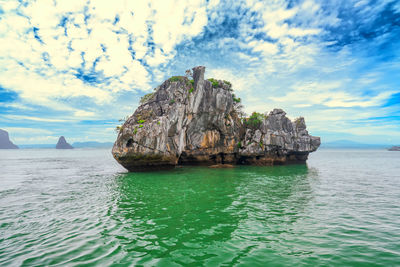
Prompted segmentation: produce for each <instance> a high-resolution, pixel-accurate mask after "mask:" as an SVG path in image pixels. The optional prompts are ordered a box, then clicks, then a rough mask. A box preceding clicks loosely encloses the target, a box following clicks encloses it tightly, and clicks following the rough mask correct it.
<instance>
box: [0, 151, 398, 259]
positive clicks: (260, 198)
mask: <svg viewBox="0 0 400 267" xmlns="http://www.w3.org/2000/svg"><path fill="white" fill-rule="evenodd" d="M53 265H55V266H77V265H79V266H81V265H85V266H111V265H113V266H400V152H390V151H384V150H327V149H320V150H318V151H317V152H315V153H312V154H311V155H310V158H309V160H308V163H307V165H289V166H273V167H255V166H253V167H252V166H240V167H237V168H234V169H210V168H207V167H183V168H177V169H175V170H172V171H163V172H153V173H127V172H126V171H125V170H124V169H123V168H122V167H120V166H119V165H118V164H117V162H116V161H114V159H113V158H112V155H111V152H110V150H103V149H86V150H85V149H74V150H55V149H42V150H34V149H25V150H24V149H20V150H0V266H53Z"/></svg>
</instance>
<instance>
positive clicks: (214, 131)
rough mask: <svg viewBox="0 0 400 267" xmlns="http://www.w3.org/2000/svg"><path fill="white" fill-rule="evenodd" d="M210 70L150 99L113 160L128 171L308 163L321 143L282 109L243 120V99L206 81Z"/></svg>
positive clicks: (127, 126)
mask: <svg viewBox="0 0 400 267" xmlns="http://www.w3.org/2000/svg"><path fill="white" fill-rule="evenodd" d="M204 72H205V67H203V66H198V67H195V68H193V74H190V75H188V76H189V77H190V76H191V75H192V77H193V79H189V78H187V77H185V76H174V77H171V78H170V79H168V80H166V81H164V82H163V83H162V84H161V85H160V86H158V87H157V88H155V89H154V90H155V91H154V92H153V93H150V94H147V95H145V96H144V97H143V98H142V99H141V101H140V106H139V107H138V108H137V109H136V111H135V112H134V113H133V115H131V116H130V117H129V118H128V119H127V120H126V121H125V123H124V124H123V125H122V126H121V127H117V128H118V131H119V133H118V137H117V140H116V141H115V143H114V146H113V149H112V154H113V156H114V158H115V159H116V160H117V161H118V162H119V163H120V164H121V165H122V166H124V167H125V168H126V169H128V170H129V171H132V172H133V171H148V170H157V169H168V168H173V167H175V166H177V165H208V166H215V165H217V166H221V167H224V166H230V165H232V166H233V165H260V166H266V165H275V164H286V163H305V162H306V160H307V158H308V154H309V153H310V152H313V151H316V150H317V148H318V147H319V145H320V144H321V141H320V138H319V137H315V136H311V135H309V134H308V131H307V130H306V124H305V121H304V118H302V117H300V118H298V119H296V120H294V122H292V121H290V119H288V118H287V117H286V113H285V112H284V111H283V110H281V109H274V110H273V111H271V112H270V113H265V114H260V113H257V112H254V113H253V114H252V115H251V116H250V117H248V118H245V117H243V114H244V113H243V112H242V110H241V109H242V105H241V104H240V98H237V97H236V96H235V95H234V94H233V90H232V85H231V84H230V83H229V82H227V81H223V80H215V79H208V80H204Z"/></svg>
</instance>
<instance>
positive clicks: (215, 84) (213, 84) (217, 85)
mask: <svg viewBox="0 0 400 267" xmlns="http://www.w3.org/2000/svg"><path fill="white" fill-rule="evenodd" d="M207 81H210V82H211V84H212V87H213V88H218V87H219V82H218V81H217V80H216V79H214V78H210V79H207Z"/></svg>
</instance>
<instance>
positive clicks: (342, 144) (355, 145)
mask: <svg viewBox="0 0 400 267" xmlns="http://www.w3.org/2000/svg"><path fill="white" fill-rule="evenodd" d="M387 147H388V145H387V144H364V143H359V142H354V141H350V140H336V141H331V142H324V143H322V144H321V148H335V149H336V148H337V149H341V148H352V149H386V148H387Z"/></svg>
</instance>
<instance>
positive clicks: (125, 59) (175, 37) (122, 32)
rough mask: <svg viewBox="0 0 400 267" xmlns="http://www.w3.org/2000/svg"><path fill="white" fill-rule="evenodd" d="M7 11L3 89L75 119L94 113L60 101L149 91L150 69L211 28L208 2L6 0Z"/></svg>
mask: <svg viewBox="0 0 400 267" xmlns="http://www.w3.org/2000/svg"><path fill="white" fill-rule="evenodd" d="M12 3H14V4H12ZM213 5H215V3H210V6H213ZM16 9H18V11H17V10H16ZM3 10H4V11H6V12H7V13H6V14H3V15H2V19H1V20H0V37H1V39H2V42H1V43H0V48H1V51H2V55H3V56H2V57H1V58H0V70H1V72H0V84H2V85H3V86H4V87H6V88H8V89H9V90H13V91H16V92H18V93H19V96H20V98H21V100H22V101H24V102H28V103H33V104H37V105H42V106H46V107H50V108H55V109H58V110H60V109H64V110H66V111H70V112H72V113H73V114H75V116H77V117H80V116H82V115H83V114H86V115H88V116H90V115H91V113H90V112H84V111H79V110H78V111H76V108H73V107H70V106H69V105H67V104H65V101H64V102H63V103H61V102H60V100H65V99H70V98H77V97H88V98H89V99H92V100H93V101H94V102H95V103H97V104H102V103H106V102H111V101H113V100H114V96H115V94H116V93H119V92H122V91H132V90H143V91H147V90H150V89H151V88H150V82H151V80H150V78H151V75H150V73H149V69H148V66H150V68H151V70H153V69H157V68H158V67H159V66H160V65H163V64H165V63H167V62H169V61H170V60H171V59H172V58H173V57H174V56H175V54H176V51H175V49H174V48H175V46H176V45H177V44H179V43H180V42H181V41H183V40H185V39H190V38H191V37H193V36H196V35H198V34H200V33H201V31H202V30H203V27H204V26H205V25H206V23H207V13H206V12H207V3H206V2H205V1H192V2H190V3H187V2H186V1H163V2H162V3H161V2H159V1H150V2H149V1H148V2H145V1H139V2H137V1H136V2H133V1H126V0H118V1H113V2H110V1H106V0H104V1H101V0H98V1H91V2H85V1H80V0H74V1H61V0H56V1H53V0H43V1H36V2H30V3H28V5H26V6H23V5H18V2H17V1H7V4H6V5H5V6H4V7H3ZM20 14H22V15H20ZM116 18H119V21H116V23H114V21H115V20H116ZM62 24H64V25H62ZM114 24H115V25H114ZM62 26H64V27H65V28H64V27H62ZM33 27H36V30H33ZM65 34H67V36H66V35H65ZM36 38H40V40H41V42H39V41H38V40H37V39H36ZM45 59H46V60H48V61H46V60H45ZM21 64H23V65H21ZM78 70H79V71H80V73H79V72H78ZM79 75H81V78H82V77H86V79H87V81H88V82H85V81H84V80H82V79H80V77H79ZM9 77H13V79H10V78H9Z"/></svg>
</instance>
